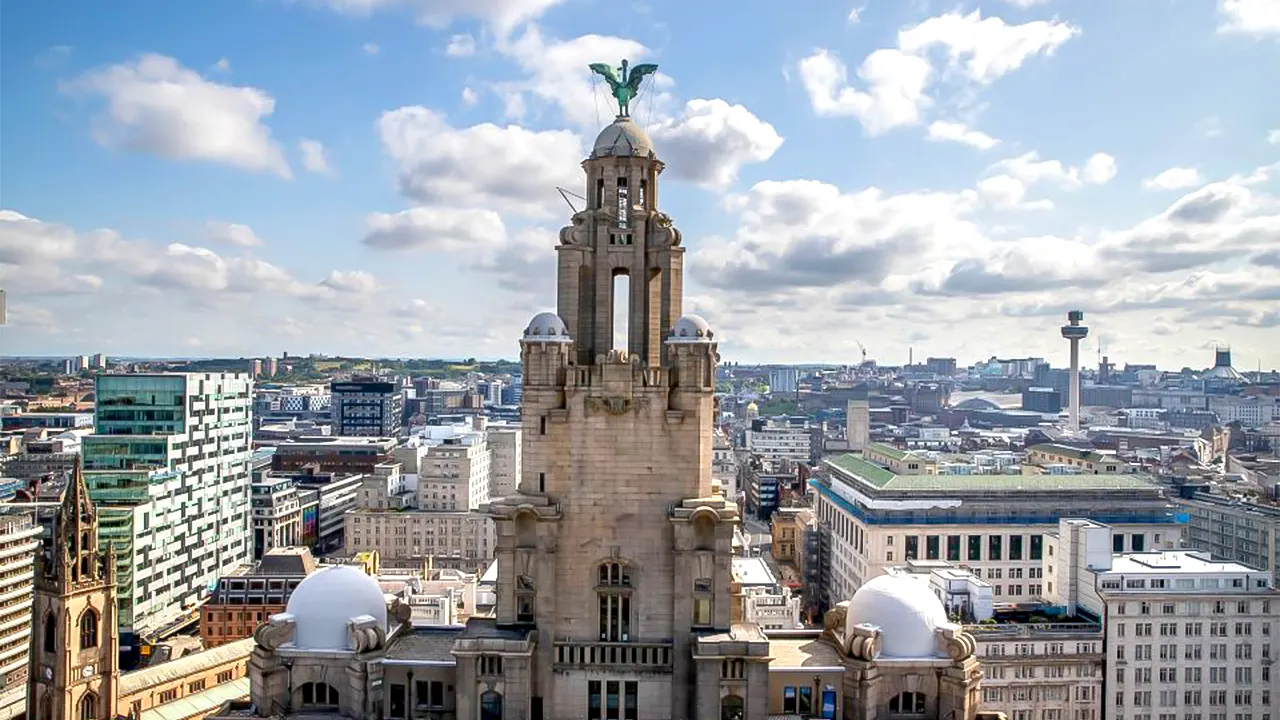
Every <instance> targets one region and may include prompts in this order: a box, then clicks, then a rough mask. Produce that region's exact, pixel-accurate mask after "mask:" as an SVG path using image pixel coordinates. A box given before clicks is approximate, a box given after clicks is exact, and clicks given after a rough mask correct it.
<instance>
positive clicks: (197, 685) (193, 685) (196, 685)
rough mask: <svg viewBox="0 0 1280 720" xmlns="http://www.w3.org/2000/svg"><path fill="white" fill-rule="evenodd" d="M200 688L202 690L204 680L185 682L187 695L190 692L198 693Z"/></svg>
mask: <svg viewBox="0 0 1280 720" xmlns="http://www.w3.org/2000/svg"><path fill="white" fill-rule="evenodd" d="M202 690H204V680H203V679H200V680H195V681H192V682H189V683H187V694H188V695H190V694H192V693H198V692H200V691H202Z"/></svg>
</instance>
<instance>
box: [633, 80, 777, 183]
mask: <svg viewBox="0 0 1280 720" xmlns="http://www.w3.org/2000/svg"><path fill="white" fill-rule="evenodd" d="M649 135H650V137H651V138H653V141H654V143H655V145H656V146H657V150H658V152H659V153H660V156H662V157H668V158H672V160H673V162H671V163H670V165H669V167H670V170H671V171H672V173H673V174H674V175H675V176H676V177H682V178H685V179H688V180H692V181H693V182H696V183H700V184H703V185H708V186H711V187H724V186H726V185H728V184H730V183H732V182H733V180H734V179H735V178H736V177H737V175H738V170H739V169H741V168H742V166H743V165H746V164H748V163H761V162H764V161H766V160H768V159H769V158H771V157H773V154H774V153H775V152H776V151H777V150H778V148H779V147H781V146H782V136H781V135H779V134H778V132H777V131H776V130H774V128H773V126H772V125H770V124H769V123H767V122H765V121H763V120H761V119H760V118H758V117H756V116H755V115H754V114H752V113H751V111H750V110H748V109H746V108H745V107H743V106H741V105H730V104H729V103H727V102H725V101H724V100H721V99H719V98H716V99H713V100H701V99H699V100H690V101H689V102H688V103H686V104H685V109H684V113H683V114H682V115H681V116H680V117H678V118H669V119H664V120H662V121H660V122H659V123H657V124H656V125H654V126H652V127H651V128H649Z"/></svg>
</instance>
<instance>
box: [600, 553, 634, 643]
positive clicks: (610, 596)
mask: <svg viewBox="0 0 1280 720" xmlns="http://www.w3.org/2000/svg"><path fill="white" fill-rule="evenodd" d="M597 575H598V578H597V580H598V582H597V586H598V587H597V595H598V599H599V613H600V617H599V620H600V640H601V642H630V641H631V590H632V587H631V568H630V567H629V566H627V564H626V563H620V562H605V563H601V564H600V566H599V568H598V570H597Z"/></svg>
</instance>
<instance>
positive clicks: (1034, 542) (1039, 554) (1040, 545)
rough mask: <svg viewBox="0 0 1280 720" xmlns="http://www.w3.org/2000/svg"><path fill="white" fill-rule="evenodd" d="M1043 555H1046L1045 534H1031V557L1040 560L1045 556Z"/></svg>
mask: <svg viewBox="0 0 1280 720" xmlns="http://www.w3.org/2000/svg"><path fill="white" fill-rule="evenodd" d="M1043 556H1044V536H1043V535H1032V536H1031V559H1032V560H1040V559H1042V558H1043Z"/></svg>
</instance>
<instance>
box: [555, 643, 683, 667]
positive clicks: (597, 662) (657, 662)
mask: <svg viewBox="0 0 1280 720" xmlns="http://www.w3.org/2000/svg"><path fill="white" fill-rule="evenodd" d="M555 648H556V650H555V652H556V654H555V667H556V669H557V670H584V669H588V668H592V669H597V668H604V669H611V670H616V671H631V672H658V673H669V672H671V643H670V642H636V643H614V642H573V641H557V642H556V644H555Z"/></svg>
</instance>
